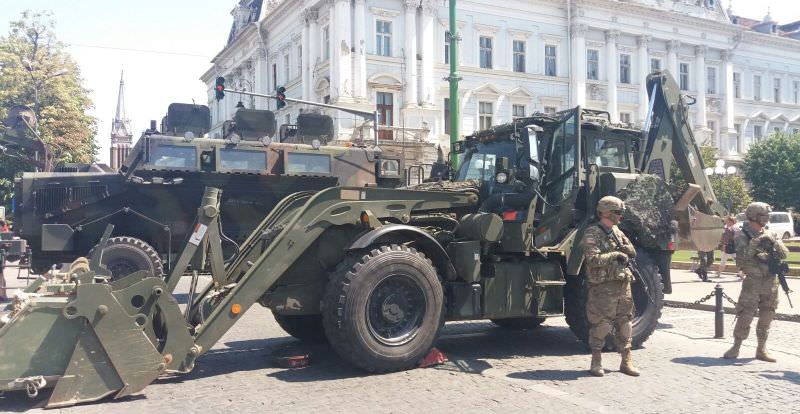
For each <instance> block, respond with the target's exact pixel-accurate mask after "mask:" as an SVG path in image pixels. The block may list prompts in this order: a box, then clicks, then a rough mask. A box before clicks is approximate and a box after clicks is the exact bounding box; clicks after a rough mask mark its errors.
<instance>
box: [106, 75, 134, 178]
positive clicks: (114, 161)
mask: <svg viewBox="0 0 800 414" xmlns="http://www.w3.org/2000/svg"><path fill="white" fill-rule="evenodd" d="M132 140H133V134H132V133H131V121H130V120H129V119H128V118H127V117H125V79H124V77H123V72H122V71H120V75H119V94H118V95H117V113H116V115H115V116H114V121H112V123H111V168H112V169H114V170H118V169H119V168H120V166H122V163H123V162H124V161H125V158H126V157H127V156H128V153H130V151H131V144H132Z"/></svg>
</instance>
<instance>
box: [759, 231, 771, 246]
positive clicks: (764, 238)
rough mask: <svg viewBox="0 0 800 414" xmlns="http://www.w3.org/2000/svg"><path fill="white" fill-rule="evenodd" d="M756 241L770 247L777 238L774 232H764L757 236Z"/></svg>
mask: <svg viewBox="0 0 800 414" xmlns="http://www.w3.org/2000/svg"><path fill="white" fill-rule="evenodd" d="M755 240H756V243H758V244H759V245H761V246H764V247H770V246H772V245H773V244H775V238H774V237H773V236H772V233H764V234H762V235H760V236H758V237H756V238H755Z"/></svg>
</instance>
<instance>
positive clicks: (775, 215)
mask: <svg viewBox="0 0 800 414" xmlns="http://www.w3.org/2000/svg"><path fill="white" fill-rule="evenodd" d="M744 221H745V216H744V213H739V214H737V215H736V228H739V229H740V228H742V224H743V223H744ZM767 229H768V230H772V231H773V232H775V234H776V235H778V237H780V238H781V239H783V240H788V239H791V238H792V237H795V236H796V234H795V232H794V220H793V219H792V215H791V214H790V213H788V212H786V211H773V212H772V213H769V224H767Z"/></svg>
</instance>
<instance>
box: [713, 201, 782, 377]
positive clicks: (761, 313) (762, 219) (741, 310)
mask: <svg viewBox="0 0 800 414" xmlns="http://www.w3.org/2000/svg"><path fill="white" fill-rule="evenodd" d="M771 210H772V209H771V208H770V206H769V204H766V203H758V202H755V203H750V205H749V206H747V210H745V216H746V217H747V221H746V222H745V223H744V224H743V225H742V229H741V230H739V231H737V232H736V234H735V235H734V244H735V245H736V266H737V267H738V268H739V269H740V270H741V271H742V272H744V274H745V276H746V278H745V279H744V281H743V282H742V291H741V293H740V294H739V301H738V303H737V304H736V318H737V320H736V327H735V328H734V330H733V338H734V342H733V347H731V349H729V350H728V351H727V352H725V354H724V355H723V358H727V359H735V358H737V357H739V350H740V348H741V346H742V342H743V341H744V340H745V339H747V336H748V335H749V334H750V324H751V323H752V322H753V317H754V316H755V313H756V309H758V323H757V324H756V337H757V338H758V348H756V359H760V360H762V361H767V362H775V358H773V357H772V356H771V355H770V354H769V353H768V352H767V337H768V336H769V327H770V324H771V323H772V320H773V319H774V318H775V309H777V308H778V278H777V277H775V275H774V274H772V273H770V271H769V265H768V261H769V259H770V255H771V254H774V255H776V256H777V257H778V258H780V259H781V260H783V259H785V258H786V255H787V254H788V252H789V251H788V250H787V249H786V246H784V245H783V243H782V242H781V240H780V239H779V238H778V237H777V236H776V235H775V234H774V233H772V232H770V231H766V230H765V229H764V227H765V226H766V225H767V223H769V213H770V211H771Z"/></svg>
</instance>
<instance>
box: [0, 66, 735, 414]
mask: <svg viewBox="0 0 800 414" xmlns="http://www.w3.org/2000/svg"><path fill="white" fill-rule="evenodd" d="M648 85H649V86H650V87H651V88H652V92H651V98H652V100H653V123H652V126H651V128H650V129H649V131H648V132H649V134H648V136H647V137H645V138H644V139H642V137H641V134H640V131H635V130H632V129H628V128H623V127H619V126H616V125H613V124H611V123H609V122H607V118H608V114H607V113H603V112H597V111H588V110H584V109H582V108H580V107H578V108H575V109H571V110H568V111H564V112H560V113H557V114H552V115H545V114H540V115H534V116H532V117H528V118H522V119H517V120H515V121H514V122H513V123H510V124H506V125H501V126H497V127H493V128H491V129H489V130H486V131H480V132H478V133H475V134H473V135H471V136H469V137H467V138H466V139H465V140H464V141H462V142H460V143H459V145H457V146H456V148H455V149H456V150H457V151H458V152H461V153H462V154H463V163H462V164H461V167H460V168H459V169H458V171H454V172H453V173H452V178H453V180H452V181H442V182H436V183H426V184H424V185H421V186H418V187H416V188H409V189H387V188H377V187H364V186H358V187H336V188H328V189H325V190H322V191H319V192H315V193H314V192H308V191H306V192H297V193H294V194H292V195H289V196H287V197H285V198H284V199H282V200H281V201H280V202H278V203H277V205H276V206H275V207H274V208H273V209H272V211H271V212H270V213H269V214H268V215H267V216H266V218H265V219H264V220H263V221H261V222H260V223H259V224H258V225H257V226H256V227H255V229H254V231H253V232H252V233H251V234H250V236H249V237H248V238H247V240H245V241H244V242H243V243H242V244H241V246H240V249H239V252H238V254H237V255H236V257H235V258H234V259H233V260H231V261H229V262H228V263H227V264H225V263H224V258H223V257H222V254H221V253H220V251H221V247H220V237H219V228H220V227H219V212H220V210H222V211H223V214H224V209H225V206H224V202H222V201H221V199H220V195H219V192H218V190H216V189H211V188H209V189H207V190H206V191H205V193H204V197H203V203H202V206H201V208H200V209H198V210H197V211H198V215H197V219H196V221H194V226H193V229H194V230H193V231H192V232H191V237H189V238H188V241H187V243H186V244H185V245H184V250H183V251H182V252H181V255H180V257H179V258H178V260H177V263H176V265H175V268H174V269H173V271H172V272H171V273H170V275H169V276H168V277H167V278H166V279H165V280H164V279H162V278H160V277H154V276H153V274H152V273H149V272H146V271H142V272H137V273H135V274H133V275H130V276H128V277H126V278H124V279H121V280H118V281H114V282H112V283H108V281H107V277H105V276H104V271H103V269H102V268H100V267H99V266H97V264H99V262H100V258H99V257H97V256H95V257H93V259H92V263H91V265H87V264H86V262H85V261H76V262H75V263H73V266H72V269H70V271H69V272H68V273H67V274H66V275H65V276H64V278H65V280H63V281H59V280H56V281H51V282H47V283H41V282H40V284H38V285H36V286H33V287H32V288H31V289H30V291H31V292H34V291H35V292H38V293H39V294H40V295H39V296H26V295H20V296H18V297H17V298H16V299H15V306H14V307H10V308H9V310H10V311H11V313H10V314H7V315H5V316H4V317H3V319H2V321H3V322H0V390H15V389H27V390H28V392H29V393H35V392H38V389H40V388H42V387H52V386H54V387H55V389H54V391H53V393H52V394H51V395H50V398H49V400H48V406H51V407H53V406H61V405H69V404H74V403H77V402H82V401H92V400H96V399H99V398H102V397H104V396H108V395H113V396H114V397H121V396H125V395H130V394H132V393H135V392H138V391H139V390H141V389H143V388H144V387H145V386H146V385H147V384H149V383H150V382H152V381H153V380H154V379H155V378H157V377H158V376H159V375H162V374H165V373H186V372H189V371H191V370H192V369H193V368H194V367H195V364H196V362H197V359H198V357H199V356H201V355H202V354H203V353H205V352H207V351H208V350H209V349H211V347H212V346H213V345H214V343H216V342H217V341H218V340H219V339H220V338H221V337H222V336H223V335H224V334H225V332H227V331H228V330H229V329H230V328H231V327H232V326H233V325H234V324H235V323H236V322H237V321H238V319H239V318H240V317H241V315H242V314H243V313H244V312H245V311H247V309H248V308H249V307H250V306H252V305H253V304H255V303H256V302H258V303H260V304H261V305H263V306H266V307H269V308H270V309H271V310H272V312H273V313H275V314H276V315H279V316H280V317H282V318H283V319H284V323H282V326H283V327H284V328H285V329H286V330H287V331H288V332H289V333H290V334H292V335H294V336H296V337H298V338H309V339H316V338H319V337H320V336H323V337H324V338H326V339H327V340H328V341H329V342H330V344H331V346H332V347H333V348H334V349H335V350H336V351H337V352H338V353H339V355H341V357H342V358H343V359H345V360H347V361H348V362H350V363H351V364H353V365H355V366H357V367H359V368H362V369H364V370H366V371H370V372H385V371H394V370H401V369H407V368H411V367H413V366H415V365H416V364H417V363H418V362H419V361H420V360H421V359H423V358H424V357H425V356H426V355H427V354H428V353H429V352H430V350H431V349H432V347H433V346H434V345H435V343H436V341H437V338H438V337H439V334H440V332H441V329H442V326H443V324H444V322H445V321H455V320H475V319H490V320H492V321H494V322H495V323H497V324H499V325H501V326H507V327H509V328H530V327H534V326H536V325H538V324H539V323H541V322H542V321H543V320H544V319H546V318H550V317H558V316H564V315H565V316H566V319H567V322H568V323H569V325H570V327H571V328H572V330H573V331H574V332H575V333H576V334H577V336H578V337H580V338H582V339H585V338H586V334H587V324H586V320H585V319H586V316H585V315H586V312H585V298H586V290H585V288H584V278H582V277H581V274H582V272H583V270H582V269H583V266H582V262H583V252H582V251H581V246H580V245H579V244H578V243H577V242H576V241H577V240H580V239H581V235H582V234H583V232H584V230H585V229H586V228H587V226H589V223H590V222H591V221H592V220H593V216H594V206H595V205H596V202H597V200H598V199H599V198H600V197H602V196H604V195H607V194H622V193H627V197H626V198H627V199H628V200H631V201H634V200H640V201H639V202H636V203H632V204H636V205H637V206H636V207H635V208H633V210H632V211H629V212H626V214H628V217H629V218H631V220H634V221H636V224H635V225H634V226H633V227H630V228H628V229H627V230H626V231H628V232H631V233H630V234H629V235H630V236H631V239H632V240H633V241H634V243H635V244H636V245H637V250H638V253H639V254H638V255H637V263H638V266H639V269H638V270H639V273H640V275H641V279H640V280H639V281H638V282H637V283H635V284H634V285H633V290H634V302H635V308H636V314H635V319H634V326H633V330H634V332H633V342H634V344H635V345H636V346H639V345H641V344H642V343H643V342H644V341H645V340H646V339H647V338H648V336H649V335H650V334H651V333H652V332H653V330H654V329H655V326H656V324H657V322H658V318H659V315H660V312H661V306H662V299H663V291H662V286H663V282H664V280H662V275H659V267H660V266H659V262H660V261H663V260H666V262H667V264H668V262H669V258H670V256H671V253H672V251H671V249H672V248H674V237H676V236H678V237H680V238H686V239H687V240H690V241H691V240H695V241H696V242H698V243H702V242H706V240H704V238H703V234H702V233H701V234H699V235H692V234H691V233H693V232H695V231H701V232H702V231H711V230H712V227H713V226H711V225H706V224H703V223H701V227H700V228H699V229H698V228H693V226H694V225H695V223H697V222H698V221H700V222H702V220H705V219H707V220H711V219H712V215H711V213H713V209H714V206H715V205H716V203H715V198H714V194H713V192H712V191H711V190H710V186H709V185H708V181H707V179H706V177H705V175H704V174H703V168H702V167H703V165H702V161H701V159H700V158H699V151H698V148H697V146H696V145H695V144H694V138H693V136H692V133H691V130H690V129H689V128H688V124H687V123H686V119H687V118H686V107H685V104H684V102H683V100H682V98H681V96H680V92H679V89H678V87H677V85H676V84H675V82H674V80H672V79H671V78H670V77H669V76H668V75H665V74H654V75H651V77H650V78H649V79H648ZM603 118H605V120H604V119H603ZM673 160H674V161H676V162H677V164H678V165H679V166H680V167H681V169H682V171H683V174H684V177H686V178H687V181H689V182H690V183H692V185H693V187H691V188H690V190H689V191H687V192H686V193H684V194H683V195H682V196H681V197H680V198H679V199H678V200H677V202H674V201H673V202H672V203H671V205H670V206H669V207H670V209H671V210H670V211H655V210H653V209H654V208H657V207H659V206H658V203H659V202H656V203H650V202H644V201H643V200H644V199H647V198H648V196H650V195H652V194H653V192H654V191H657V192H662V191H663V192H665V193H667V191H666V187H665V184H664V179H662V178H659V177H658V173H659V172H658V164H662V167H663V166H666V167H668V166H669V165H671V164H672V162H673ZM639 171H650V172H653V173H654V174H653V175H647V174H641V173H640V172H639ZM665 178H666V177H665ZM151 180H152V179H151ZM223 194H224V191H223ZM222 199H224V195H223V196H222ZM704 216H708V217H706V218H703V217H704ZM717 219H718V218H717ZM673 221H674V222H675V224H674V225H673ZM709 222H710V221H709ZM684 224H685V225H687V226H688V227H685V226H684ZM712 224H713V223H712ZM716 225H717V228H714V229H713V231H714V232H715V234H710V235H709V236H715V237H717V240H718V237H719V235H721V233H722V222H721V220H717V222H716ZM687 231H688V232H689V233H690V234H687V233H686V232H687ZM266 234H270V237H269V238H265V237H264V235H266ZM205 242H207V243H208V244H209V245H210V248H209V250H208V251H209V258H210V259H209V261H210V265H211V269H212V271H211V274H212V281H211V282H210V283H209V284H208V285H207V286H206V287H203V288H197V289H196V288H195V286H196V280H195V279H193V282H192V283H191V287H190V291H189V294H188V297H189V299H188V304H189V306H187V309H186V311H185V313H182V312H181V310H180V308H179V307H178V304H177V301H176V300H175V298H174V296H173V295H172V292H174V289H175V287H176V286H177V283H178V279H179V277H180V275H181V274H182V273H183V268H184V267H185V265H186V264H187V263H188V261H189V258H191V257H193V256H194V255H195V254H196V252H197V248H198V246H203V245H204V243H205ZM48 292H55V294H53V293H51V294H49V295H48ZM279 321H280V319H279ZM56 333H57V334H58V335H59V340H58V341H51V340H48V338H51V337H53V335H54V334H56ZM39 355H47V356H48V358H41V357H37V356H39Z"/></svg>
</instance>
